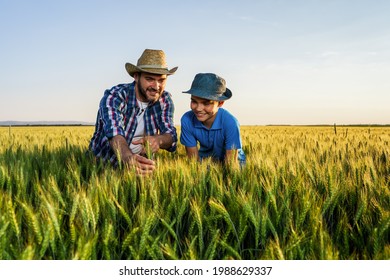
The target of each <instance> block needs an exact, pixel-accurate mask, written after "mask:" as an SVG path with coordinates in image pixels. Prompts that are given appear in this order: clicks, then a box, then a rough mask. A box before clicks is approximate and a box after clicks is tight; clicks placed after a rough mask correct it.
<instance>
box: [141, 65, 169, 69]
mask: <svg viewBox="0 0 390 280" xmlns="http://www.w3.org/2000/svg"><path fill="white" fill-rule="evenodd" d="M137 67H139V68H144V69H156V68H158V69H163V70H168V68H167V67H162V66H161V65H157V64H156V65H137Z"/></svg>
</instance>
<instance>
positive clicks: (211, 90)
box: [183, 73, 232, 101]
mask: <svg viewBox="0 0 390 280" xmlns="http://www.w3.org/2000/svg"><path fill="white" fill-rule="evenodd" d="M183 93H189V94H192V95H194V96H197V97H200V98H204V99H208V100H215V101H224V100H228V99H229V98H230V97H232V92H231V91H230V89H228V88H227V87H226V82H225V80H224V79H223V78H221V77H219V76H218V75H216V74H213V73H199V74H196V76H195V78H194V81H193V82H192V85H191V89H189V90H187V91H183Z"/></svg>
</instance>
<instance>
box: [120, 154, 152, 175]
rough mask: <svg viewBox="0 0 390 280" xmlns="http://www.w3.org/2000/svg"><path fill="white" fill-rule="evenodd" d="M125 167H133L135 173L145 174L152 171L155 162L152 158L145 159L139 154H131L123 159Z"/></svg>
mask: <svg viewBox="0 0 390 280" xmlns="http://www.w3.org/2000/svg"><path fill="white" fill-rule="evenodd" d="M123 162H124V163H125V164H126V166H127V167H130V168H131V167H132V166H134V167H135V170H136V172H137V174H140V175H146V174H150V173H152V172H153V171H154V170H155V169H156V164H155V162H154V161H153V160H151V159H147V158H145V157H143V156H141V155H136V154H131V155H129V156H127V158H124V159H123Z"/></svg>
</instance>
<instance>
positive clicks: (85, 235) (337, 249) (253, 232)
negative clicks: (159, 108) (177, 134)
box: [0, 126, 390, 260]
mask: <svg viewBox="0 0 390 280" xmlns="http://www.w3.org/2000/svg"><path fill="white" fill-rule="evenodd" d="M241 131H242V140H243V145H244V147H243V148H244V151H245V152H246V154H247V164H246V166H245V167H243V168H242V169H241V170H239V169H234V168H230V167H223V166H220V165H217V164H215V163H213V162H210V161H204V162H202V163H195V162H190V161H187V159H186V158H185V152H184V148H183V147H182V146H181V145H179V147H178V150H177V152H176V153H173V154H171V153H168V152H165V151H161V152H160V153H158V154H157V157H156V158H157V159H156V160H157V166H158V168H157V170H156V172H155V173H154V174H153V176H150V177H139V176H136V175H135V174H134V172H131V171H129V170H125V169H122V168H119V169H113V168H111V167H110V166H107V165H104V164H102V163H101V162H97V161H95V160H94V159H93V157H91V155H90V154H89V153H86V151H87V147H88V143H89V139H90V138H91V136H92V133H93V127H82V126H80V127H77V126H76V127H61V126H59V127H1V128H0V259H2V260H24V259H36V260H47V259H55V260H79V259H83V260H100V259H102V260H119V259H125V260H126V259H131V260H149V259H154V260H163V259H174V260H203V259H218V260H225V259H237V260H239V259H243V260H257V259H268V260H283V259H286V260H330V259H342V260H345V259H348V260H349V259H353V260H354V259H355V260H356V259H361V260H374V259H390V241H389V240H390V228H389V227H390V211H389V210H390V188H389V187H390V144H389V143H390V128H388V127H337V129H336V128H334V127H295V126H291V127H290V126H286V127H283V126H243V127H242V128H241Z"/></svg>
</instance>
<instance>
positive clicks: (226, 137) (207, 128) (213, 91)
mask: <svg viewBox="0 0 390 280" xmlns="http://www.w3.org/2000/svg"><path fill="white" fill-rule="evenodd" d="M183 93H189V94H191V111H188V112H187V113H185V114H184V115H183V117H182V118H181V135H180V142H181V143H182V144H183V145H184V146H185V148H186V152H187V156H188V157H190V158H195V159H197V160H201V159H203V158H205V157H211V158H212V159H214V160H215V161H219V162H224V163H228V164H234V163H239V164H240V166H243V165H244V164H245V154H244V152H243V150H242V144H241V136H240V125H239V123H238V121H237V119H236V118H235V117H234V116H233V115H232V114H230V113H229V112H228V111H227V110H225V109H223V108H221V107H222V105H223V104H224V102H225V101H226V100H228V99H230V98H231V97H232V92H231V91H230V90H229V89H228V88H226V82H225V80H224V79H223V78H221V77H219V76H218V75H216V74H213V73H200V74H197V75H196V76H195V78H194V81H193V82H192V85H191V89H190V90H188V91H183ZM198 143H199V149H198Z"/></svg>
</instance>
